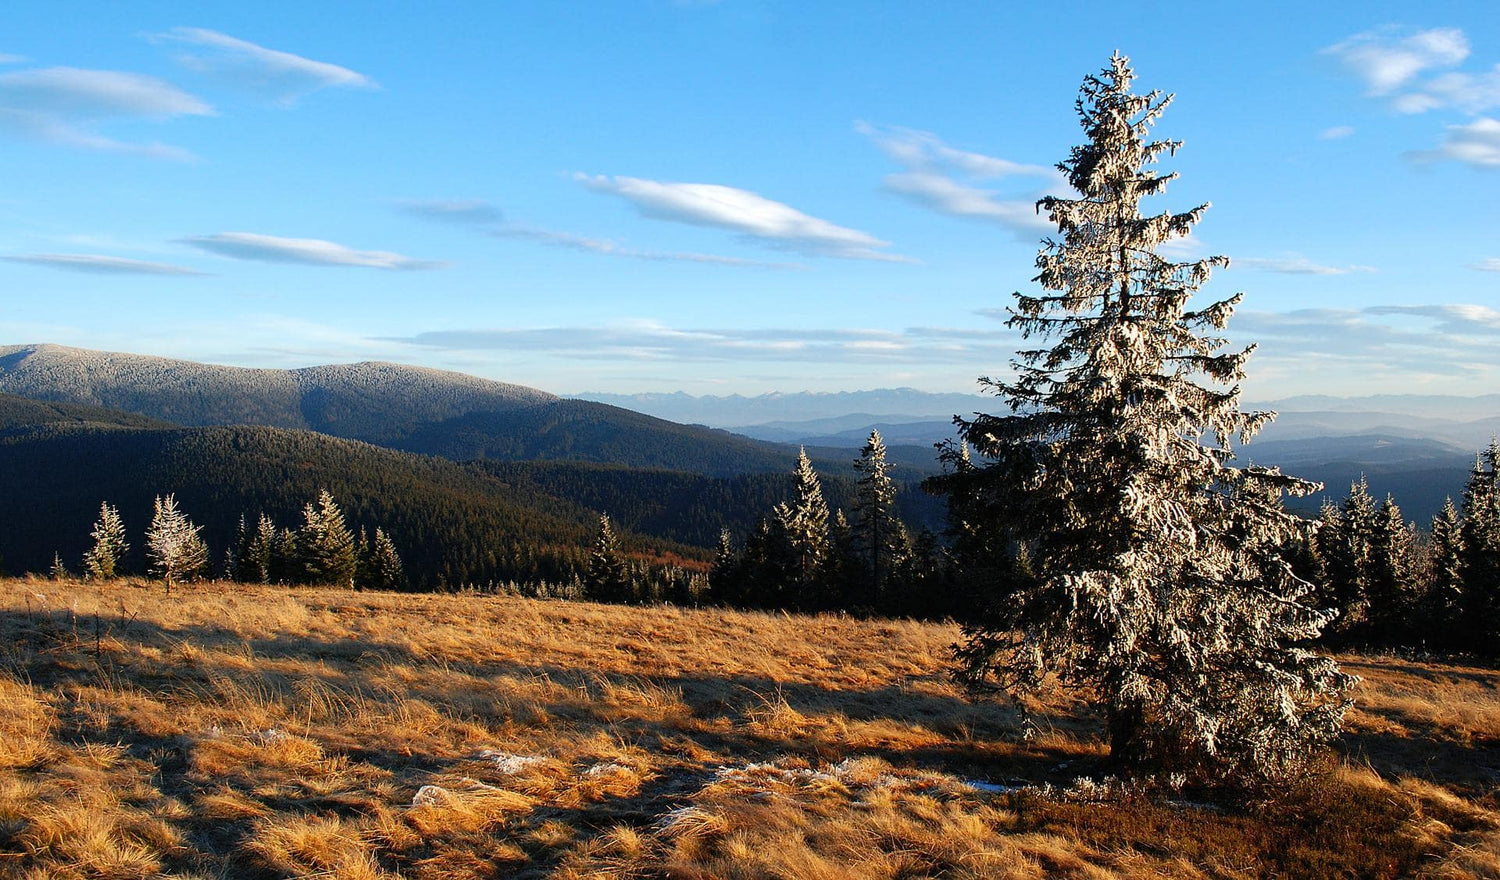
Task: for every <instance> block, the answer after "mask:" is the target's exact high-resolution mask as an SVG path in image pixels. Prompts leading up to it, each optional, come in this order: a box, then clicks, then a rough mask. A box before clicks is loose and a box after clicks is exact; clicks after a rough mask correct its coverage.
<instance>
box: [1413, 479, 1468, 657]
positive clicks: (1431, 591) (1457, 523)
mask: <svg viewBox="0 0 1500 880" xmlns="http://www.w3.org/2000/svg"><path fill="white" fill-rule="evenodd" d="M1463 542H1464V539H1463V520H1462V519H1461V518H1460V517H1459V515H1458V508H1456V507H1454V506H1453V499H1452V498H1449V499H1447V500H1445V501H1444V502H1443V509H1442V510H1441V511H1439V512H1438V514H1437V516H1434V517H1433V518H1432V540H1431V541H1430V542H1429V544H1428V548H1427V593H1426V595H1425V597H1424V600H1423V605H1424V608H1423V613H1422V621H1423V627H1424V629H1425V641H1426V642H1427V643H1428V644H1430V645H1433V646H1434V647H1437V648H1442V649H1448V650H1452V649H1454V648H1457V647H1459V646H1460V642H1461V639H1460V638H1459V636H1458V631H1459V628H1460V626H1461V622H1462V616H1461V613H1462V608H1463V598H1464V575H1463V557H1464V552H1463V546H1464V543H1463Z"/></svg>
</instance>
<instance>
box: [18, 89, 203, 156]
mask: <svg viewBox="0 0 1500 880" xmlns="http://www.w3.org/2000/svg"><path fill="white" fill-rule="evenodd" d="M212 113H213V108H212V107H210V106H209V105H208V104H206V103H205V102H203V101H202V100H200V99H198V98H197V97H195V96H193V95H190V94H188V93H187V92H184V91H183V90H181V89H179V88H177V87H176V86H174V85H172V84H170V83H167V82H164V81H162V80H159V79H157V78H155V77H151V76H144V75H141V74H136V73H122V72H120V71H114V70H83V69H79V68H75V67H48V68H39V69H35V70H20V71H16V72H13V73H4V74H0V130H5V131H8V132H9V133H11V134H12V135H14V136H19V137H26V138H32V139H36V140H43V141H47V142H50V143H56V144H62V145H64V146H72V147H82V148H84V149H94V150H105V151H110V152H121V153H135V154H139V155H146V156H154V157H157V158H164V159H189V158H192V155H191V154H190V153H188V152H187V151H186V150H182V149H180V148H177V147H172V146H167V145H164V144H155V143H153V144H137V143H128V142H124V141H119V140H115V139H113V138H110V137H106V136H104V135H101V134H99V133H98V132H97V131H96V128H97V127H98V126H99V125H101V124H104V123H107V122H108V121H110V120H122V119H123V120H129V119H148V120H155V121H161V120H166V119H171V118H173V117H177V116H207V115H210V114H212Z"/></svg>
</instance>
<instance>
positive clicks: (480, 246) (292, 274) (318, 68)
mask: <svg viewBox="0 0 1500 880" xmlns="http://www.w3.org/2000/svg"><path fill="white" fill-rule="evenodd" d="M1117 49H1118V50H1120V51H1122V52H1123V53H1125V54H1127V55H1129V56H1130V57H1131V58H1132V60H1133V62H1134V65H1135V68H1136V71H1137V74H1138V76H1139V79H1138V85H1139V86H1140V87H1141V88H1145V89H1150V88H1160V89H1163V90H1164V91H1168V92H1174V93H1176V95H1177V98H1176V101H1175V103H1174V104H1173V106H1172V107H1171V108H1170V109H1169V110H1168V111H1167V113H1166V115H1165V117H1164V118H1163V120H1162V122H1161V124H1160V125H1159V126H1158V128H1157V133H1158V134H1160V135H1163V136H1167V137H1172V138H1177V139H1181V140H1183V141H1184V142H1185V146H1184V148H1183V149H1182V151H1181V152H1179V153H1178V155H1177V156H1176V157H1175V158H1172V159H1169V160H1166V161H1165V162H1164V163H1163V165H1164V167H1166V168H1168V169H1170V170H1175V171H1178V172H1180V173H1181V175H1182V177H1181V179H1180V180H1179V181H1177V182H1176V183H1175V184H1174V185H1173V186H1172V187H1171V188H1169V190H1168V193H1167V195H1166V196H1165V197H1163V198H1162V199H1159V200H1157V204H1155V205H1153V206H1152V207H1154V208H1155V209H1157V210H1161V209H1167V208H1172V209H1178V210H1181V209H1185V208H1187V207H1191V206H1192V205H1195V204H1197V203H1199V202H1203V201H1211V202H1212V203H1213V207H1212V208H1211V209H1210V211H1209V212H1208V214H1207V215H1206V218H1205V221H1204V222H1203V223H1202V224H1201V225H1200V226H1199V227H1198V229H1197V230H1196V232H1195V234H1194V236H1193V239H1192V240H1190V241H1187V242H1183V243H1181V245H1180V247H1179V248H1178V251H1177V252H1178V253H1180V254H1182V255H1183V256H1195V255H1207V254H1211V253H1213V254H1226V255H1228V256H1229V257H1231V259H1232V260H1233V261H1234V264H1233V266H1232V267H1231V268H1230V269H1229V270H1226V271H1223V272H1221V273H1219V274H1218V275H1216V277H1215V279H1214V280H1213V282H1211V283H1210V285H1209V286H1208V287H1207V288H1206V290H1205V294H1206V295H1210V296H1214V297H1216V298H1217V297H1223V296H1228V295H1230V294H1232V293H1234V292H1236V291H1244V292H1245V295H1246V297H1245V302H1244V305H1243V306H1242V307H1241V311H1240V313H1239V314H1238V315H1237V317H1236V318H1235V320H1234V322H1233V323H1232V324H1231V325H1230V330H1229V335H1230V338H1231V339H1232V340H1233V341H1234V342H1236V343H1249V342H1257V343H1259V344H1260V350H1259V352H1258V353H1257V355H1256V356H1255V357H1254V358H1252V360H1251V378H1250V380H1249V381H1248V383H1247V385H1246V392H1247V394H1248V395H1249V396H1251V397H1253V398H1257V399H1269V398H1276V397H1282V396H1287V395H1291V394H1301V393H1329V394H1367V393H1389V392H1412V393H1446V394H1479V393H1487V392H1492V391H1494V390H1496V389H1497V388H1500V234H1497V232H1500V121H1497V120H1500V15H1496V14H1495V13H1494V7H1493V2H1492V0H1486V2H1474V3H1428V4H1420V5H1418V4H1411V3H1378V2H1363V3H1331V4H1306V3H1285V4H1278V3H1257V4H1192V5H1188V4H1181V5H1178V4H1164V3H1163V4H1153V3H1134V4H1116V3H1098V4H1094V3H1078V2H1074V3H1056V4H1012V3H993V2H990V3H938V4H934V3H874V2H858V3H855V2H848V3H842V2H819V3H800V2H785V3H779V2H749V0H721V2H716V3H715V2H668V0H635V2H614V3H604V2H598V3H577V4H564V3H531V4H522V3H514V4H492V3H466V4H459V3H426V4H409V3H359V4H353V3H351V4H338V3H317V4H307V3H295V4H294V3H279V2H269V0H267V2H261V3H256V4H236V5H233V6H231V5H229V4H188V3H147V2H141V3H130V4H120V3H104V2H99V3H70V2H59V0H53V2H29V0H10V2H7V3H6V4H5V5H4V8H3V10H0V291H4V298H3V304H4V306H3V309H0V343H5V344H12V343H26V342H57V343H62V344H68V345H77V346H82V347H88V348H102V349H111V350H122V351H134V352H142V353H150V354H161V355H169V356H174V357H186V358H192V359H198V360H207V361H212V362H217V363H227V364H239V365H245V366H272V367H289V366H303V365H309V364H316V363H328V362H335V361H356V360H376V359H378V360H394V361H401V362H406V363H416V364H424V365H428V366H435V367H442V368H448V369H457V370H462V371H465V372H471V373H475V374H478V375H482V376H487V377H490V378H495V379H501V380H505V381H511V382H519V383H523V384H527V385H533V386H536V387H540V388H543V389H546V390H549V391H554V392H559V393H570V392H581V391H611V392H634V391H675V390H686V391H689V392H691V393H697V394H725V393H731V392H738V393H747V394H754V393H761V392H766V391H802V390H857V389H868V388H877V387H891V386H900V385H907V386H913V387H916V388H920V389H923V390H929V391H970V390H974V388H975V384H974V380H975V378H976V377H977V376H979V375H982V374H984V375H998V374H1003V373H1004V371H1005V369H1006V364H1007V362H1008V360H1009V357H1010V355H1011V353H1012V352H1013V351H1014V350H1015V348H1016V347H1017V345H1018V342H1019V340H1018V339H1017V338H1016V337H1015V336H1013V335H1012V334H1010V333H1009V332H1008V331H1006V330H1005V328H1004V326H1003V324H1002V323H1001V321H1000V320H999V319H997V317H996V316H997V315H999V314H1001V310H1003V309H1004V308H1005V306H1007V305H1008V304H1009V302H1010V294H1011V292H1012V291H1015V290H1017V289H1029V287H1030V278H1031V276H1032V275H1033V274H1034V272H1033V267H1032V261H1033V260H1034V258H1035V256H1036V251H1037V246H1038V240H1039V239H1040V237H1041V235H1043V234H1044V233H1045V231H1046V230H1045V225H1044V224H1042V223H1041V222H1040V221H1039V219H1038V218H1037V217H1036V215H1035V213H1034V211H1033V210H1032V207H1031V206H1032V203H1033V202H1034V200H1035V199H1036V198H1037V197H1038V196H1039V195H1040V194H1043V193H1045V192H1047V191H1048V190H1049V188H1054V189H1055V187H1056V185H1057V184H1056V181H1057V176H1056V174H1055V172H1054V171H1053V170H1052V165H1053V164H1054V163H1055V162H1057V161H1058V160H1060V159H1061V158H1063V157H1064V156H1066V154H1067V151H1068V149H1069V148H1070V147H1071V146H1072V145H1073V144H1075V143H1076V142H1077V141H1078V140H1079V137H1080V133H1079V129H1078V127H1077V122H1076V118H1075V116H1074V112H1073V100H1074V98H1075V96H1076V94H1077V88H1078V85H1079V83H1080V81H1081V80H1082V78H1083V76H1084V75H1085V74H1087V73H1089V72H1090V71H1093V70H1096V69H1098V68H1099V67H1101V66H1103V65H1104V64H1105V63H1106V61H1107V60H1108V58H1109V55H1110V53H1111V52H1113V51H1115V50H1117Z"/></svg>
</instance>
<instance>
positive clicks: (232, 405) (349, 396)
mask: <svg viewBox="0 0 1500 880" xmlns="http://www.w3.org/2000/svg"><path fill="white" fill-rule="evenodd" d="M0 392H7V393H10V394H15V395H20V396H23V397H26V398H31V399H34V400H42V401H53V402H63V403H73V404H82V405H92V406H96V407H108V408H111V409H116V410H122V411H125V412H129V413H135V414H138V415H141V416H146V417H148V418H154V419H159V420H164V421H167V422H172V423H175V424H179V425H185V426H210V425H260V426H265V427H275V428H293V429H306V430H312V431H318V432H320V433H324V434H328V435H331V436H334V437H342V438H345V439H350V440H360V441H364V442H367V443H373V444H376V445H379V446H385V447H388V448H391V449H399V450H403V451H406V452H416V453H421V454H424V455H437V456H442V457H443V458H448V459H452V460H455V461H464V460H469V459H480V458H488V459H498V460H503V461H531V460H549V461H558V460H567V461H586V462H597V463H605V464H619V465H626V466H629V467H645V468H659V469H667V470H676V471H686V472H691V473H698V474H704V475H707V476H720V477H722V476H733V475H736V474H745V473H780V472H785V471H789V470H790V469H791V467H792V464H793V463H794V461H795V459H796V450H795V449H793V448H790V447H788V446H785V445H777V444H773V443H768V442H765V441H760V440H753V439H750V438H747V437H742V436H738V435H735V434H731V433H728V432H726V431H722V430H715V429H711V428H705V427H702V426H699V425H680V424H676V423H674V422H669V421H666V420H664V419H659V418H655V417H652V416H647V415H643V414H641V413H637V412H633V411H631V410H627V409H621V408H619V407H616V406H610V405H607V404H602V403H594V402H590V401H583V400H569V399H563V398H559V397H556V396H554V395H551V394H548V393H546V392H544V391H538V390H536V389H533V388H526V387H524V386H520V385H510V384H506V383H502V382H492V381H489V380H486V379H479V378H476V377H474V376H468V375H465V374H463V373H453V372H447V371H443V370H432V369H427V368H424V367H411V366H405V365H401V364H390V363H360V364H342V365H330V366H319V367H307V368H304V369H297V370H263V369H249V368H244V367H223V366H215V365H211V364H200V363H196V362H193V361H182V360H173V359H170V358H159V357H149V356H145V355H134V354H121V353H116V352H99V351H89V350H86V349H77V348H68V347H65V346H58V345H24V346H9V347H4V348H0ZM861 442H862V441H861ZM829 445H830V446H832V447H834V448H829V449H810V450H809V451H808V454H809V455H810V456H812V457H813V458H814V460H815V464H817V465H818V466H819V468H820V469H822V470H825V471H828V472H832V473H837V472H840V471H842V470H844V469H846V468H847V467H848V464H849V461H850V460H851V459H852V458H853V457H854V455H855V452H853V451H851V450H857V448H858V446H859V445H860V444H859V443H853V444H849V445H847V446H846V445H845V444H829ZM891 457H892V461H893V462H894V463H896V464H898V465H901V466H902V469H901V470H900V471H899V472H898V473H897V474H896V476H897V477H898V478H900V479H905V480H917V479H920V478H921V477H922V476H925V475H926V474H928V473H931V472H932V471H933V469H934V468H935V467H936V460H935V455H934V453H933V452H932V450H931V449H930V448H912V449H902V450H893V451H892V456H891Z"/></svg>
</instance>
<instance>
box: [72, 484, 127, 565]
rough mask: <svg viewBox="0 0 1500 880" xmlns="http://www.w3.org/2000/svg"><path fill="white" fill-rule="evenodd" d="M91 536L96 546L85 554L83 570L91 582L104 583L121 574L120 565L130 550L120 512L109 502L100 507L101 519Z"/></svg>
mask: <svg viewBox="0 0 1500 880" xmlns="http://www.w3.org/2000/svg"><path fill="white" fill-rule="evenodd" d="M89 535H90V536H91V537H92V538H93V539H94V544H93V546H92V547H90V548H89V551H88V552H87V553H85V554H83V570H84V573H85V574H87V575H88V576H89V578H90V579H91V580H96V581H102V580H107V579H109V578H112V577H115V576H117V575H118V574H119V573H120V563H121V561H122V560H123V559H124V558H125V554H126V553H127V552H129V550H130V544H128V543H127V542H126V541H125V523H124V522H123V521H122V520H121V519H120V511H118V510H116V509H115V507H114V505H112V504H110V503H109V502H107V501H106V502H103V503H101V504H100V505H99V519H97V520H95V521H94V528H93V531H91V532H89Z"/></svg>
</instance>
